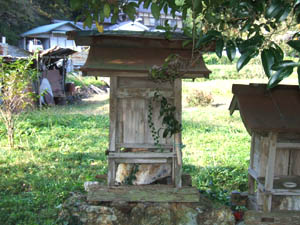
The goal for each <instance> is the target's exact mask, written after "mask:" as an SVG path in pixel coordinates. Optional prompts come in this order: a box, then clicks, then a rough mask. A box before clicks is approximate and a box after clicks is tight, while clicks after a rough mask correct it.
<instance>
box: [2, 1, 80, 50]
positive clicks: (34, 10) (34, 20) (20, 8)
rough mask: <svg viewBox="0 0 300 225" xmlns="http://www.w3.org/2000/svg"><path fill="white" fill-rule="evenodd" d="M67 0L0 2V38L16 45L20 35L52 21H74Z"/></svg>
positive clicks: (73, 15)
mask: <svg viewBox="0 0 300 225" xmlns="http://www.w3.org/2000/svg"><path fill="white" fill-rule="evenodd" d="M75 17H76V12H71V10H70V3H69V0H22V1H20V0H5V1H0V36H6V38H7V42H8V43H9V44H12V45H17V44H18V40H19V39H20V37H19V36H20V34H21V33H23V32H25V31H27V30H29V29H32V28H34V27H36V26H40V25H44V24H49V23H50V22H51V20H52V19H65V20H74V19H75Z"/></svg>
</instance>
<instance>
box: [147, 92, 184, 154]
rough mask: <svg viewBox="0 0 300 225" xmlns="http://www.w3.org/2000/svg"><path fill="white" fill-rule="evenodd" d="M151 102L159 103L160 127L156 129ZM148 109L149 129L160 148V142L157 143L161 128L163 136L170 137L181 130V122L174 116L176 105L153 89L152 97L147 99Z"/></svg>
mask: <svg viewBox="0 0 300 225" xmlns="http://www.w3.org/2000/svg"><path fill="white" fill-rule="evenodd" d="M153 102H159V103H160V111H159V117H160V118H162V127H161V128H159V129H156V128H155V126H154V123H153V106H152V104H153ZM148 110H149V111H148V124H149V127H150V129H151V135H152V137H153V139H154V143H155V145H156V146H157V147H158V148H160V149H161V144H160V143H159V137H160V131H161V130H163V135H162V136H163V138H167V137H168V136H169V137H172V135H173V134H176V133H179V132H181V130H182V125H181V123H180V122H179V121H178V120H177V119H176V117H175V112H176V107H175V106H173V105H171V104H170V103H169V102H168V100H167V98H166V97H164V96H162V95H161V93H159V92H158V91H155V93H154V97H153V98H152V99H151V100H150V101H149V105H148Z"/></svg>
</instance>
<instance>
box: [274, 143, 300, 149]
mask: <svg viewBox="0 0 300 225" xmlns="http://www.w3.org/2000/svg"><path fill="white" fill-rule="evenodd" d="M277 148H288V149H291V148H295V149H299V150H300V143H292V142H278V143H277Z"/></svg>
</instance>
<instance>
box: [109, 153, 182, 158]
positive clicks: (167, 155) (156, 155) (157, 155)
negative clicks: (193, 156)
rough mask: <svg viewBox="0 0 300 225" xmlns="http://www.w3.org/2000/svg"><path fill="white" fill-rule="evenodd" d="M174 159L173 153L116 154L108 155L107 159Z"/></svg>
mask: <svg viewBox="0 0 300 225" xmlns="http://www.w3.org/2000/svg"><path fill="white" fill-rule="evenodd" d="M172 157H176V154H175V153H174V152H168V153H164V152H162V153H160V152H118V153H110V154H109V155H108V158H110V159H113V158H128V159H129V158H136V159H147V158H160V159H161V158H172Z"/></svg>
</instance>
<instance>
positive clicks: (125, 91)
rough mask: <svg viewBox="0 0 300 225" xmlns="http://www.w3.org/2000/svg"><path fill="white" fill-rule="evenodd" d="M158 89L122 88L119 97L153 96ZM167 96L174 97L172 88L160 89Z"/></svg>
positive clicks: (118, 93)
mask: <svg viewBox="0 0 300 225" xmlns="http://www.w3.org/2000/svg"><path fill="white" fill-rule="evenodd" d="M156 91H157V90H156V89H153V88H121V89H119V90H118V91H117V94H116V95H117V97H118V98H153V97H154V93H155V92H156ZM159 93H161V94H162V95H163V96H164V97H166V98H173V97H174V96H173V91H172V89H170V90H168V89H164V90H159Z"/></svg>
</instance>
